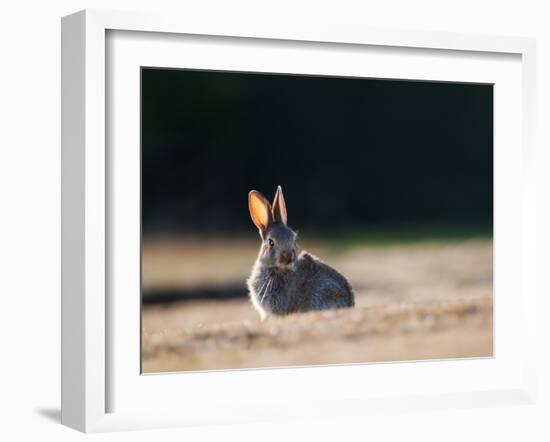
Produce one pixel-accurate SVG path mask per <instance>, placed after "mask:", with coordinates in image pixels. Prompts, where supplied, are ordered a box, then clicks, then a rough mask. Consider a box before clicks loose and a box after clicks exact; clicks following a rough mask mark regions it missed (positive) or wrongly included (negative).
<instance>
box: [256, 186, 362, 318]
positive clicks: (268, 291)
mask: <svg viewBox="0 0 550 442" xmlns="http://www.w3.org/2000/svg"><path fill="white" fill-rule="evenodd" d="M248 206H249V210H250V216H251V218H252V221H253V222H254V224H255V226H256V227H257V228H258V230H259V233H260V237H261V239H262V244H261V247H260V252H259V254H258V258H257V259H256V262H255V263H254V265H253V267H252V272H251V275H250V277H249V278H248V280H247V287H248V290H249V296H250V300H251V302H252V304H253V306H254V307H255V308H256V310H257V311H258V313H259V314H260V318H261V320H262V321H263V320H264V319H266V318H267V317H268V316H270V315H275V316H282V315H288V314H290V313H295V312H306V311H310V310H326V309H335V308H343V307H353V306H354V305H355V296H354V294H353V290H352V288H351V286H350V284H349V282H348V281H347V279H346V278H345V277H344V276H342V275H341V274H340V273H338V272H337V271H336V270H334V269H333V268H332V267H330V266H328V265H327V264H325V263H324V262H322V261H320V260H319V259H318V258H316V257H315V256H313V255H312V254H310V253H308V252H306V251H302V252H300V253H299V251H298V246H297V245H296V236H297V235H296V233H295V232H294V231H293V230H292V229H291V228H290V227H289V226H288V225H287V210H286V204H285V198H284V196H283V190H282V188H281V186H278V187H277V191H276V193H275V198H274V199H273V206H271V205H270V204H269V201H268V200H267V199H266V198H265V197H264V196H263V195H262V194H261V193H260V192H258V191H256V190H252V191H251V192H250V193H249V194H248Z"/></svg>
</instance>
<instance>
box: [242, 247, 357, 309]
mask: <svg viewBox="0 0 550 442" xmlns="http://www.w3.org/2000/svg"><path fill="white" fill-rule="evenodd" d="M247 284H248V290H249V294H250V299H251V301H252V304H253V305H254V307H255V308H256V310H258V312H259V314H260V317H261V318H262V319H265V318H266V317H267V316H269V315H270V314H273V315H287V314H290V313H295V312H305V311H310V310H325V309H333V308H344V307H353V305H354V295H353V290H352V288H351V286H350V284H349V283H348V281H347V280H346V278H344V277H343V276H342V275H341V274H340V273H338V272H337V271H336V270H334V269H333V268H332V267H329V266H328V265H327V264H325V263H323V262H322V261H320V260H319V259H317V258H316V257H315V256H313V255H311V254H309V253H308V252H305V251H303V252H301V253H300V255H299V256H298V258H297V260H296V263H295V269H294V270H282V271H281V270H279V269H277V268H274V267H266V266H264V265H263V264H262V263H261V262H260V263H259V262H258V261H257V262H256V264H255V265H254V267H253V269H252V274H251V276H250V278H249V279H248V283H247Z"/></svg>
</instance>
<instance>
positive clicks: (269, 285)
mask: <svg viewBox="0 0 550 442" xmlns="http://www.w3.org/2000/svg"><path fill="white" fill-rule="evenodd" d="M267 282H268V283H267V284H265V290H264V294H263V296H262V299H261V300H260V305H261V304H262V302H264V299H265V297H266V295H267V293H268V292H269V290H271V289H270V287H271V283H272V282H273V279H272V278H268V279H267Z"/></svg>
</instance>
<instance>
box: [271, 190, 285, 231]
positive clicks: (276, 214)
mask: <svg viewBox="0 0 550 442" xmlns="http://www.w3.org/2000/svg"><path fill="white" fill-rule="evenodd" d="M272 211H273V221H275V222H277V221H281V222H282V223H283V224H286V221H287V215H286V203H285V197H284V196H283V189H282V188H281V186H277V192H275V198H273V209H272Z"/></svg>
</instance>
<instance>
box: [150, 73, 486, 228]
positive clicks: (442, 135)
mask: <svg viewBox="0 0 550 442" xmlns="http://www.w3.org/2000/svg"><path fill="white" fill-rule="evenodd" d="M278 184H281V185H282V186H283V189H284V193H285V197H286V200H287V207H288V211H289V223H290V224H291V225H292V226H294V227H296V228H299V229H300V231H301V232H302V231H304V230H310V231H319V232H320V231H331V232H339V231H344V230H348V229H349V230H361V229H362V230H368V229H370V228H375V227H376V228H379V227H380V226H389V227H392V226H398V227H401V228H408V227H409V226H422V225H439V226H441V225H446V226H454V227H455V228H461V226H462V227H464V226H467V228H471V229H479V228H481V229H486V230H487V229H492V212H493V201H492V195H493V88H492V85H480V84H459V83H441V82H419V81H395V80H378V79H356V78H340V77H339V78H335V77H310V76H295V75H279V74H278V75H268V74H249V73H246V74H244V73H229V72H210V71H188V70H168V69H150V68H144V69H142V223H143V233H144V234H145V235H147V234H162V233H168V234H175V233H176V234H177V233H183V234H186V233H206V234H213V233H217V234H220V233H221V234H231V233H240V232H246V231H248V232H249V231H250V229H251V227H252V224H251V221H250V218H249V214H248V207H247V195H248V191H249V190H251V189H257V190H260V191H261V192H263V193H264V194H265V195H266V196H267V197H268V198H269V199H272V197H273V194H274V191H275V188H276V185H278Z"/></svg>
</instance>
